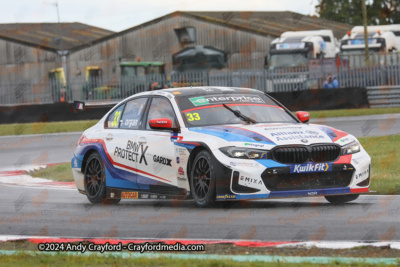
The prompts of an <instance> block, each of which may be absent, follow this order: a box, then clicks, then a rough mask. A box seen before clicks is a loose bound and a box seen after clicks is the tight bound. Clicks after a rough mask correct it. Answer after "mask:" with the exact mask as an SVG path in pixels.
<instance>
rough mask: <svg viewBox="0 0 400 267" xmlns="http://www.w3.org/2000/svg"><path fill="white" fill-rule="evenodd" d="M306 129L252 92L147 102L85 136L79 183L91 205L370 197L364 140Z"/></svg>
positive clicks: (120, 111)
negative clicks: (134, 201)
mask: <svg viewBox="0 0 400 267" xmlns="http://www.w3.org/2000/svg"><path fill="white" fill-rule="evenodd" d="M296 117H297V118H296ZM308 120H309V113H307V112H301V111H299V112H297V113H296V116H294V115H292V113H291V112H290V111H289V110H287V109H286V108H285V107H284V106H282V105H281V104H280V103H279V102H277V101H276V100H275V99H273V98H271V97H270V96H268V95H267V94H264V93H263V92H260V91H258V90H254V89H243V88H227V87H194V88H174V89H164V90H158V91H151V92H144V93H139V94H136V95H133V96H131V97H128V98H126V99H125V100H123V101H121V102H120V103H118V104H117V105H116V106H115V107H113V108H112V109H111V110H110V111H109V112H108V113H107V114H106V115H105V116H104V117H103V118H102V119H101V120H100V121H99V122H98V123H97V124H96V125H95V126H93V127H91V128H89V129H87V130H86V131H85V132H84V133H83V135H82V137H81V138H80V139H79V143H78V147H77V148H76V150H75V152H74V155H73V158H72V162H71V164H72V169H73V174H74V179H75V182H76V185H77V188H78V190H79V192H81V193H83V194H86V196H87V198H88V199H89V201H90V202H92V203H98V202H108V203H117V202H119V201H120V200H121V199H167V198H189V197H191V198H193V199H194V201H195V203H196V204H197V205H198V206H201V207H205V206H209V205H210V204H212V203H214V202H215V201H227V200H242V199H261V198H287V197H303V196H325V198H326V199H327V200H328V201H329V202H331V203H335V204H339V203H344V202H348V201H351V200H355V199H356V198H357V197H358V196H359V194H360V193H367V192H369V184H370V173H371V158H370V156H369V155H368V154H367V153H366V152H365V150H364V149H363V148H362V146H361V145H360V143H359V142H358V141H357V139H356V138H355V137H354V136H352V135H350V134H347V133H345V132H342V131H339V130H336V129H333V128H331V127H327V126H322V125H317V124H308Z"/></svg>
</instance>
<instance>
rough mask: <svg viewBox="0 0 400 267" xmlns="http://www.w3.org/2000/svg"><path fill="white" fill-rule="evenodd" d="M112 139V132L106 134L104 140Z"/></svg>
mask: <svg viewBox="0 0 400 267" xmlns="http://www.w3.org/2000/svg"><path fill="white" fill-rule="evenodd" d="M113 139H114V136H113V135H112V134H107V135H106V140H107V141H111V140H113Z"/></svg>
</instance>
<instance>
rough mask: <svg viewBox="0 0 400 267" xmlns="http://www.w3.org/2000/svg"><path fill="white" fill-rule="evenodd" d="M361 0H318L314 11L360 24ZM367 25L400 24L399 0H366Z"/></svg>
mask: <svg viewBox="0 0 400 267" xmlns="http://www.w3.org/2000/svg"><path fill="white" fill-rule="evenodd" d="M361 1H364V0H319V1H318V2H319V3H318V5H317V6H316V11H317V13H318V14H319V16H320V17H321V18H325V19H329V20H333V21H337V22H342V23H347V24H350V25H362V9H361ZM366 5H367V14H368V25H385V24H400V0H367V2H366Z"/></svg>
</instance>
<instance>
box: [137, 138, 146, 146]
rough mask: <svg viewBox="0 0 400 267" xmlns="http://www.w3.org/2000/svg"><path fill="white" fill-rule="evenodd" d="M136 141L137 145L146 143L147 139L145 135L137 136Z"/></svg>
mask: <svg viewBox="0 0 400 267" xmlns="http://www.w3.org/2000/svg"><path fill="white" fill-rule="evenodd" d="M138 143H139V145H142V144H146V143H147V139H146V138H145V137H143V136H142V137H139V139H138Z"/></svg>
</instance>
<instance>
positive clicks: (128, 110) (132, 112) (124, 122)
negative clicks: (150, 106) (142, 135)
mask: <svg viewBox="0 0 400 267" xmlns="http://www.w3.org/2000/svg"><path fill="white" fill-rule="evenodd" d="M146 102H147V98H146V97H142V98H137V99H133V100H131V101H129V102H127V103H126V107H125V110H124V113H123V114H122V119H121V124H120V125H119V128H123V129H139V127H140V123H141V119H142V115H143V113H144V110H145V107H146Z"/></svg>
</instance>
